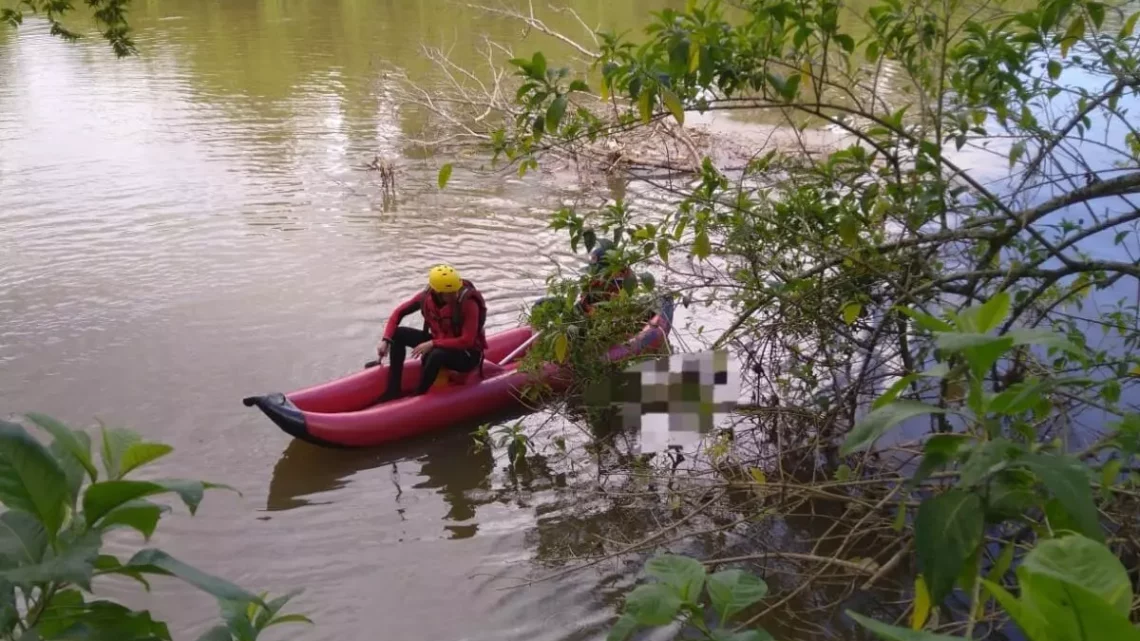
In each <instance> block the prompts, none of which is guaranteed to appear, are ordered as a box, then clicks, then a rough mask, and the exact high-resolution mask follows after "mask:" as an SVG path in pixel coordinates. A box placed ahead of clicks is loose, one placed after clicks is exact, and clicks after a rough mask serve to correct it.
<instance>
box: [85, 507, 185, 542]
mask: <svg viewBox="0 0 1140 641" xmlns="http://www.w3.org/2000/svg"><path fill="white" fill-rule="evenodd" d="M168 511H170V508H169V507H167V506H165V505H158V504H155V503H151V502H150V501H141V500H136V501H127V502H126V503H123V504H122V505H120V506H118V507H116V508H115V509H113V510H111V511H110V512H108V513H107V515H106V516H104V517H103V519H102V521H101V522H100V523H99V526H100V529H101V530H104V531H106V530H107V529H109V528H112V527H115V526H126V527H131V528H134V529H136V530H138V531H139V532H141V533H142V535H143V537H144V538H145V539H146V540H148V541H149V540H150V537H151V535H152V534H154V529H155V528H156V527H158V520H159V519H160V518H162V513H163V512H168Z"/></svg>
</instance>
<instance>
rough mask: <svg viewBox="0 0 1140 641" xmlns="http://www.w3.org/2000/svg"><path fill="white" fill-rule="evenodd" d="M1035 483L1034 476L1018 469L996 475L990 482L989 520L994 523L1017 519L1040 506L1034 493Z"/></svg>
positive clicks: (987, 509) (1010, 469)
mask: <svg viewBox="0 0 1140 641" xmlns="http://www.w3.org/2000/svg"><path fill="white" fill-rule="evenodd" d="M1035 481H1036V479H1035V478H1034V477H1033V475H1032V474H1030V473H1029V472H1026V471H1025V470H1021V469H1016V468H1007V469H1005V470H1002V471H1000V472H998V473H997V474H995V475H994V478H993V480H991V481H990V488H989V501H988V503H987V505H986V514H987V518H990V519H992V520H994V521H1002V520H1005V519H1016V518H1019V517H1020V516H1021V515H1023V514H1025V512H1026V511H1027V510H1029V509H1030V508H1032V507H1033V506H1035V505H1038V504H1039V503H1040V501H1038V497H1037V494H1036V493H1035V492H1034V491H1033V486H1034V483H1035Z"/></svg>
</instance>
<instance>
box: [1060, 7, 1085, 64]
mask: <svg viewBox="0 0 1140 641" xmlns="http://www.w3.org/2000/svg"><path fill="white" fill-rule="evenodd" d="M1084 35H1085V18H1084V16H1077V18H1076V19H1074V20H1073V21H1072V22H1071V23H1069V28H1068V30H1067V31H1065V35H1064V36H1062V37H1061V57H1062V58H1064V57H1066V56H1068V55H1069V49H1070V48H1071V47H1072V46H1073V45H1074V44H1076V43H1077V41H1078V40H1080V39H1081V38H1083V37H1084Z"/></svg>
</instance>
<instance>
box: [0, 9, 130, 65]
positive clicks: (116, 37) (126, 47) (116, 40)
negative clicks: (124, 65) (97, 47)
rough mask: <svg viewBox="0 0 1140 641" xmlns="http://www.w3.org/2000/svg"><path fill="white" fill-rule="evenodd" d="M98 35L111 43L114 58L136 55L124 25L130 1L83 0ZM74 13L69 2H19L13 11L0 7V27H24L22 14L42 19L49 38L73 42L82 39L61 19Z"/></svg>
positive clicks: (128, 27) (127, 29)
mask: <svg viewBox="0 0 1140 641" xmlns="http://www.w3.org/2000/svg"><path fill="white" fill-rule="evenodd" d="M84 4H86V5H87V7H88V8H89V9H90V10H91V17H92V19H94V21H95V25H96V26H97V27H98V28H99V30H100V34H101V35H102V36H103V38H104V39H105V40H106V41H107V42H108V43H110V45H111V48H112V49H113V50H114V52H115V55H116V56H118V57H120V58H125V57H127V56H130V55H134V54H135V53H137V49H136V48H135V43H134V41H133V40H132V39H131V27H130V24H128V23H127V9H128V7H129V6H130V4H131V0H84ZM74 10H75V6H74V5H73V4H72V3H71V2H67V1H61V0H18V2H16V3H15V7H0V23H4V24H7V25H9V26H11V27H13V28H16V27H19V26H20V25H22V24H23V23H24V14H25V13H27V12H30V13H31V14H32V15H37V16H38V15H43V17H44V18H46V19H47V21H48V23H49V24H50V25H51V35H53V36H58V37H60V38H63V39H64V40H66V41H68V42H75V41H77V40H79V39H80V38H81V37H82V36H81V35H80V34H79V33H78V32H77V31H75V30H73V29H72V28H69V27H67V26H66V25H64V24H63V22H62V21H63V19H64V18H66V17H67V16H68V14H71V13H72V12H73V11H74Z"/></svg>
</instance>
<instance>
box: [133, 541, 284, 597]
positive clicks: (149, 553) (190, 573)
mask: <svg viewBox="0 0 1140 641" xmlns="http://www.w3.org/2000/svg"><path fill="white" fill-rule="evenodd" d="M127 566H128V567H130V566H152V567H155V568H159V569H161V570H164V571H166V572H169V573H170V574H171V575H173V576H176V577H178V578H179V579H182V580H183V581H185V582H187V583H189V584H190V585H193V586H194V587H196V588H198V589H199V590H202V591H203V592H206V593H207V594H210V595H212V596H214V597H215V598H218V599H224V600H227V601H242V602H246V603H248V602H251V601H252V602H255V603H258V604H261V605H262V606H264V605H265V604H264V602H262V600H261V599H260V598H258V597H257V596H256V595H254V594H251V593H250V592H248V591H246V590H244V589H242V588H240V587H238V586H236V585H234V584H233V583H230V582H229V581H226V580H225V579H220V578H218V577H215V576H213V575H210V574H206V573H205V572H202V571H201V570H198V569H196V568H193V567H190V566H189V565H186V564H185V563H183V562H181V561H179V560H178V559H175V558H174V557H172V556H170V555H169V554H167V553H166V552H163V551H162V550H157V549H154V548H147V549H144V550H139V551H138V552H137V553H136V554H135V555H134V556H133V557H131V560H130V561H128V562H127Z"/></svg>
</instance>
